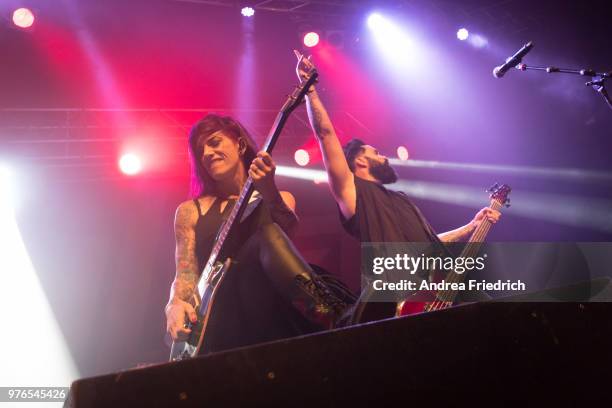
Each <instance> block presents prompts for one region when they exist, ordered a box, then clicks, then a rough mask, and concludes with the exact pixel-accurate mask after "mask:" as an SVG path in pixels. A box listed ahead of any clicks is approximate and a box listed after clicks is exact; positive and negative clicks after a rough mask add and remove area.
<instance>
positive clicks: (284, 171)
mask: <svg viewBox="0 0 612 408" xmlns="http://www.w3.org/2000/svg"><path fill="white" fill-rule="evenodd" d="M276 175H277V176H281V177H289V178H294V179H298V180H308V181H312V182H314V183H315V184H321V183H327V172H326V171H325V170H314V169H303V168H301V167H290V166H276Z"/></svg>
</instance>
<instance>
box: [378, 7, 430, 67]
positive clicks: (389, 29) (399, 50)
mask: <svg viewBox="0 0 612 408" xmlns="http://www.w3.org/2000/svg"><path fill="white" fill-rule="evenodd" d="M367 25H368V28H369V29H370V31H371V32H372V36H373V37H374V40H375V41H376V45H377V46H378V49H379V50H380V51H381V52H382V53H383V54H384V56H385V57H386V59H388V60H390V61H392V62H393V63H394V64H395V65H397V66H401V67H402V68H405V67H406V66H407V65H413V64H415V63H417V62H419V58H417V55H416V54H415V43H414V41H413V40H412V38H411V37H410V36H409V35H408V34H407V32H406V30H405V27H404V26H403V25H399V24H396V23H395V22H394V21H392V20H390V19H388V18H386V17H383V16H382V15H380V14H378V13H373V14H371V15H370V16H369V17H368V20H367Z"/></svg>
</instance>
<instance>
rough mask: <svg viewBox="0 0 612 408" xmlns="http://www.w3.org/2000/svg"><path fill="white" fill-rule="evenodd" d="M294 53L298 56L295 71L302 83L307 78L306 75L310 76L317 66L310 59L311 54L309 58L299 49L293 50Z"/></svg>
mask: <svg viewBox="0 0 612 408" xmlns="http://www.w3.org/2000/svg"><path fill="white" fill-rule="evenodd" d="M293 53H294V54H295V56H296V58H297V65H296V67H295V73H296V74H297V76H298V79H299V80H300V83H301V82H303V81H304V80H305V79H306V77H308V75H309V74H310V72H311V71H312V70H313V69H315V66H314V64H313V63H312V62H311V61H310V55H309V56H308V57H307V58H305V57H304V54H302V53H301V52H299V51H298V50H293Z"/></svg>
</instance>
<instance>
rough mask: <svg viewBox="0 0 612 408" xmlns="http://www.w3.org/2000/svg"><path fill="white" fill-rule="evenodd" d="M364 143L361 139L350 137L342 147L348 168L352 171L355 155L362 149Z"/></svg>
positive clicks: (353, 170) (353, 169)
mask: <svg viewBox="0 0 612 408" xmlns="http://www.w3.org/2000/svg"><path fill="white" fill-rule="evenodd" d="M364 145H365V143H364V142H363V141H362V140H359V139H351V140H349V141H348V142H347V143H346V144H345V145H344V147H343V148H342V150H344V157H346V162H347V163H348V166H349V169H351V171H352V172H353V173H354V172H355V157H357V155H358V154H359V153H360V152H361V151H362V150H363V146H364Z"/></svg>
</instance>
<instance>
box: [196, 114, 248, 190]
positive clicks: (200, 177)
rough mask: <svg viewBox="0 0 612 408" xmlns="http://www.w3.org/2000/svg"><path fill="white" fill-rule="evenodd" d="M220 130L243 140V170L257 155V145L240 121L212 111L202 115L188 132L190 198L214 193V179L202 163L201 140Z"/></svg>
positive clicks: (202, 149)
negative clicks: (244, 147)
mask: <svg viewBox="0 0 612 408" xmlns="http://www.w3.org/2000/svg"><path fill="white" fill-rule="evenodd" d="M220 130H221V131H223V133H225V134H226V135H227V136H230V137H232V138H233V139H234V140H237V141H239V140H241V139H242V140H244V143H245V144H246V149H245V151H244V154H243V155H242V163H243V164H244V168H245V170H247V169H248V168H249V166H250V165H251V162H252V161H253V159H255V157H256V156H257V145H256V144H255V141H254V140H253V138H252V137H251V135H250V134H249V132H247V130H246V129H245V128H244V126H242V124H240V122H238V121H237V120H236V119H233V118H231V117H229V116H220V115H216V114H212V113H211V114H208V115H206V116H204V117H203V118H202V119H200V120H199V121H198V122H197V123H196V124H195V125H193V127H192V128H191V131H190V132H189V161H190V163H191V182H190V186H191V188H190V196H191V197H192V198H198V197H201V196H203V195H206V194H211V193H214V190H215V180H214V179H213V178H212V177H210V175H209V174H208V172H207V171H206V169H205V168H204V166H203V165H202V154H203V153H204V144H203V143H202V141H203V140H204V139H206V138H207V137H209V136H210V135H212V134H213V133H216V132H218V131H220Z"/></svg>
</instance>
